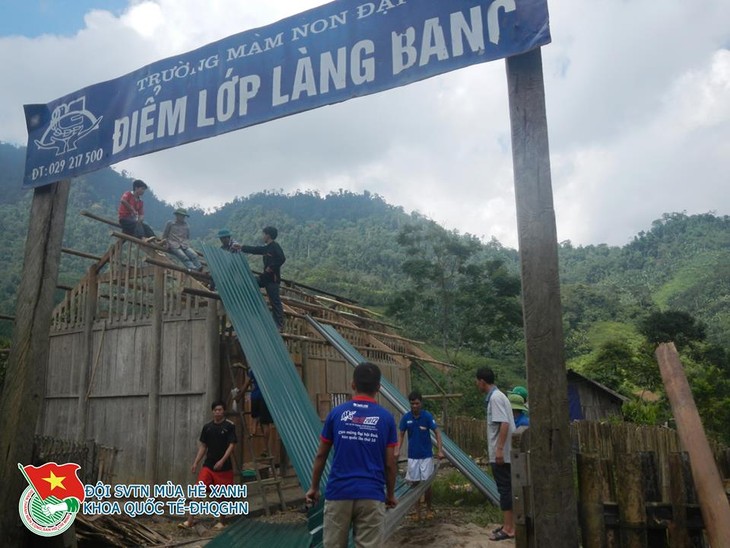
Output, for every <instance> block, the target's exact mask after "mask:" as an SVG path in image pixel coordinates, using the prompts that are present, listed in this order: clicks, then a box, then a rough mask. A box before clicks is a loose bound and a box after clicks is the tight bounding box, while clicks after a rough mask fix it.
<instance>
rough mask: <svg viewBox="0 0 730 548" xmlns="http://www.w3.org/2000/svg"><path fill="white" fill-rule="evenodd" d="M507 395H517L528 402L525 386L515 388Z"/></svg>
mask: <svg viewBox="0 0 730 548" xmlns="http://www.w3.org/2000/svg"><path fill="white" fill-rule="evenodd" d="M507 394H517V395H518V396H522V399H523V400H525V401H527V388H525V387H524V386H515V387H514V388H513V389H512V390H510V391H509V392H507Z"/></svg>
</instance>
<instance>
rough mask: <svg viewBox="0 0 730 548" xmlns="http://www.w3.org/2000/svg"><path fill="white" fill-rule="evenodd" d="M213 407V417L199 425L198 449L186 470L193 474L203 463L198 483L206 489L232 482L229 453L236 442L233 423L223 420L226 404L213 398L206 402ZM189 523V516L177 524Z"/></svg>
mask: <svg viewBox="0 0 730 548" xmlns="http://www.w3.org/2000/svg"><path fill="white" fill-rule="evenodd" d="M210 408H211V409H212V410H213V420H212V421H211V422H209V423H208V424H206V425H205V426H203V430H202V431H201V432H200V438H199V439H198V441H199V442H200V443H198V453H197V454H196V455H195V461H193V465H192V466H191V467H190V471H191V472H192V473H193V474H195V471H196V470H197V469H198V465H199V464H200V461H202V460H203V457H205V460H204V461H203V467H202V468H201V469H200V473H199V474H198V483H199V482H201V481H202V482H203V483H204V484H205V486H206V487H207V488H208V489H210V486H211V485H232V484H233V466H232V465H231V454H232V453H233V448H234V447H235V446H236V442H237V441H238V440H237V439H236V426H235V425H234V424H233V423H232V422H231V421H229V420H226V404H225V402H223V401H221V400H219V401H214V402H213V404H212V405H211V406H210ZM192 526H193V516H188V519H187V520H186V521H185V522H184V523H181V524H180V527H181V528H189V527H192Z"/></svg>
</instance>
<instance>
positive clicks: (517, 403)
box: [507, 390, 530, 432]
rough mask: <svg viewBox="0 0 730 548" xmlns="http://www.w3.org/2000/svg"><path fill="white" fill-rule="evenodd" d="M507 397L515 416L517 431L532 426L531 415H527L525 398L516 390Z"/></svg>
mask: <svg viewBox="0 0 730 548" xmlns="http://www.w3.org/2000/svg"><path fill="white" fill-rule="evenodd" d="M507 398H508V399H509V404H510V407H512V414H513V415H514V417H515V429H516V430H515V431H516V432H522V430H524V429H525V428H528V427H529V426H530V417H529V416H528V415H527V407H525V399H524V398H523V397H522V396H520V395H519V394H517V392H516V391H515V390H512V392H511V393H510V395H509V396H507Z"/></svg>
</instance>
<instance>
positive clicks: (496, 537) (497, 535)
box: [489, 529, 515, 540]
mask: <svg viewBox="0 0 730 548" xmlns="http://www.w3.org/2000/svg"><path fill="white" fill-rule="evenodd" d="M511 538H515V536H514V535H508V534H507V533H505V532H504V531H503V530H501V529H500V530H499V531H497V532H496V533H494V534H493V535H492V536H491V537H489V540H507V539H511Z"/></svg>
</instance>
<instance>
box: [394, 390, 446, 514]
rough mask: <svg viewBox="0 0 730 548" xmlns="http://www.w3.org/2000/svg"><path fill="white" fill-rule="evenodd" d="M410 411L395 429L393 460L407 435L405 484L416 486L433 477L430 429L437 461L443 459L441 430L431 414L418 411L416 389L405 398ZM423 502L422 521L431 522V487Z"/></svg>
mask: <svg viewBox="0 0 730 548" xmlns="http://www.w3.org/2000/svg"><path fill="white" fill-rule="evenodd" d="M408 401H409V402H410V404H411V410H410V411H408V413H406V414H405V415H403V418H402V419H401V420H400V425H399V426H398V430H400V435H399V436H398V447H397V448H396V449H395V457H396V459H397V458H398V456H399V455H400V448H401V447H402V446H403V440H404V439H405V434H406V432H408V469H407V470H406V481H410V482H413V483H418V482H419V481H425V480H427V479H428V478H430V477H431V476H432V475H433V448H432V447H431V430H433V432H434V434H435V435H436V447H437V449H438V458H439V459H442V458H444V453H443V451H442V450H441V431H440V430H439V429H438V426H437V425H436V421H435V420H434V418H433V415H432V414H431V413H429V412H428V411H426V410H425V409H421V405H422V403H423V396H422V395H421V393H420V392H418V391H417V390H414V391H413V392H411V393H410V394H409V395H408ZM424 499H425V500H426V519H433V508H432V507H431V502H432V500H433V497H432V493H431V488H430V487H429V488H428V489H427V490H426V493H425V494H424ZM416 519H417V520H420V519H421V501H420V500H419V501H418V504H417V506H416Z"/></svg>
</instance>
